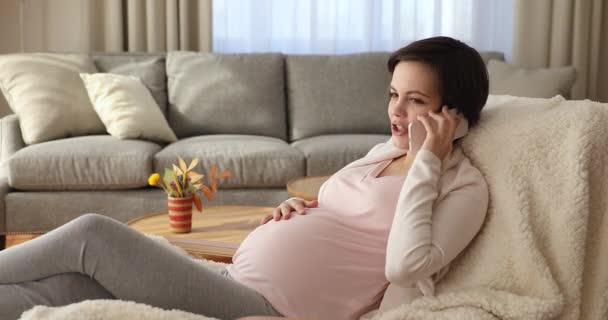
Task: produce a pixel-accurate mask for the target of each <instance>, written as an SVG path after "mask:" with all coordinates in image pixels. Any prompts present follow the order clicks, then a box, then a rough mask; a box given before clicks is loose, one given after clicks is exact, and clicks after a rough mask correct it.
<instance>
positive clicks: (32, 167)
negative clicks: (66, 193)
mask: <svg viewBox="0 0 608 320" xmlns="http://www.w3.org/2000/svg"><path fill="white" fill-rule="evenodd" d="M160 149H161V147H160V146H159V145H157V144H155V143H152V142H147V141H139V140H119V139H117V138H114V137H111V136H108V135H103V136H85V137H74V138H67V139H61V140H55V141H49V142H45V143H40V144H35V145H31V146H27V147H25V148H23V149H21V150H19V151H18V152H16V153H15V154H14V155H13V156H12V157H11V158H10V159H9V161H8V172H9V184H10V185H11V187H13V188H16V189H21V190H109V189H128V188H138V187H144V186H146V185H147V182H148V176H149V175H150V174H151V173H152V158H153V156H154V154H155V153H157V152H158V151H160Z"/></svg>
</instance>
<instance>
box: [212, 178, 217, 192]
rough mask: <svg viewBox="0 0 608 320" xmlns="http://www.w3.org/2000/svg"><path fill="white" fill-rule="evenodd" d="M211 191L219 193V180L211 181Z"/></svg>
mask: <svg viewBox="0 0 608 320" xmlns="http://www.w3.org/2000/svg"><path fill="white" fill-rule="evenodd" d="M211 191H213V192H217V180H215V179H214V180H213V181H211Z"/></svg>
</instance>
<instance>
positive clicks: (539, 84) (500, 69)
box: [488, 60, 576, 98]
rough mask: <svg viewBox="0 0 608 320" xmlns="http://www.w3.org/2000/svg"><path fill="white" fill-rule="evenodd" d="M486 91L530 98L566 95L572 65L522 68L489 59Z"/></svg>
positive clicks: (573, 73) (573, 77)
mask: <svg viewBox="0 0 608 320" xmlns="http://www.w3.org/2000/svg"><path fill="white" fill-rule="evenodd" d="M488 74H489V76H490V94H493V95H504V94H507V95H512V96H519V97H530V98H551V97H554V96H556V95H558V94H559V95H561V96H562V97H565V98H568V97H569V96H570V89H572V86H573V85H574V82H575V81H576V70H575V69H574V67H557V68H524V67H520V66H516V65H512V64H509V63H506V62H502V61H497V60H490V62H489V63H488Z"/></svg>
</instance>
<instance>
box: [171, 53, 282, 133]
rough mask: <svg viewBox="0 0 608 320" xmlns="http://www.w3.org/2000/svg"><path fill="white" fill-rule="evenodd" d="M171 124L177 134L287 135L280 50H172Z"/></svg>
mask: <svg viewBox="0 0 608 320" xmlns="http://www.w3.org/2000/svg"><path fill="white" fill-rule="evenodd" d="M167 76H168V87H169V113H168V119H169V124H170V125H171V127H172V128H173V130H174V131H175V134H176V135H177V136H178V137H189V136H195V135H200V134H251V135H262V136H269V137H276V138H280V139H286V137H287V129H286V128H287V127H286V125H287V124H286V123H285V112H286V111H285V81H284V67H283V57H282V55H281V54H212V53H198V52H183V51H182V52H170V53H169V54H168V56H167Z"/></svg>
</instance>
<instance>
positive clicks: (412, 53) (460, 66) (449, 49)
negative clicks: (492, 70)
mask: <svg viewBox="0 0 608 320" xmlns="http://www.w3.org/2000/svg"><path fill="white" fill-rule="evenodd" d="M401 61H419V62H423V63H425V64H427V65H429V66H430V67H432V68H433V69H434V70H435V73H436V75H437V79H439V83H438V87H439V88H438V89H439V94H440V95H441V103H442V105H447V106H448V107H450V108H456V109H458V111H460V113H462V114H463V116H464V117H465V118H466V119H467V120H468V121H469V126H471V127H472V126H475V124H477V122H478V121H479V115H480V113H481V109H482V108H483V107H484V105H485V104H486V100H487V99H488V90H489V80H488V70H487V68H486V65H485V63H484V61H483V59H482V58H481V56H480V55H479V52H477V50H475V49H473V48H471V47H469V46H468V45H466V44H465V43H463V42H461V41H459V40H456V39H453V38H450V37H433V38H427V39H422V40H418V41H414V42H412V43H410V44H408V45H407V46H405V47H403V48H401V49H399V50H397V51H395V52H393V53H392V54H391V56H390V58H389V59H388V70H389V71H390V72H391V73H393V71H394V70H395V67H396V66H397V64H398V63H399V62H401Z"/></svg>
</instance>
